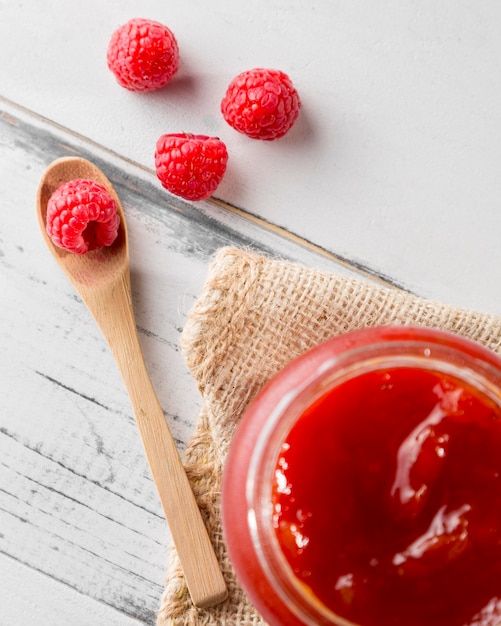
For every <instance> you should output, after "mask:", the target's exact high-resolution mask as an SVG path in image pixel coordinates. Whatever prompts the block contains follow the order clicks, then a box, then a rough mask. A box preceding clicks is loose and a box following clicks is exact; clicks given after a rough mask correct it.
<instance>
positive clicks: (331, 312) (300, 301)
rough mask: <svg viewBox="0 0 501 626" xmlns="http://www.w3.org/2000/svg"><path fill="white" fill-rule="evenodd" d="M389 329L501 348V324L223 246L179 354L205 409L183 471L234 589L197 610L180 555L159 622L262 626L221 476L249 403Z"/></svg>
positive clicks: (173, 555)
mask: <svg viewBox="0 0 501 626" xmlns="http://www.w3.org/2000/svg"><path fill="white" fill-rule="evenodd" d="M381 324H393V325H396V324H401V325H422V326H428V327H435V328H441V329H444V330H448V331H450V332H453V333H458V334H461V335H464V336H466V337H469V338H471V339H474V340H476V341H478V342H479V343H482V344H483V345H485V346H487V347H488V348H491V349H492V350H494V351H496V352H501V318H499V317H498V316H495V315H489V314H483V313H478V312H476V311H471V310H467V309H459V308H455V307H450V306H447V305H445V304H441V303H437V302H431V301H429V300H425V299H423V298H418V297H415V296H413V295H410V294H408V293H405V292H403V291H400V290H397V289H391V288H386V287H382V286H380V285H376V284H372V283H369V282H364V281H361V280H356V279H353V278H347V277H344V276H336V275H333V274H330V273H328V272H324V271H319V270H315V269H312V268H307V267H304V266H302V265H300V264H297V263H291V262H288V261H282V260H278V259H269V258H266V257H263V256H260V255H258V254H256V253H253V252H250V251H244V250H239V249H236V248H223V249H221V250H219V251H218V252H217V253H216V255H215V258H214V260H213V262H212V263H211V266H210V268H209V273H208V277H207V281H206V283H205V285H204V287H203V290H202V293H201V295H200V297H199V299H198V301H197V303H196V304H195V307H194V309H193V310H192V311H191V313H190V316H189V319H188V321H187V324H186V326H185V328H184V331H183V334H182V339H181V348H182V351H183V353H184V355H185V358H186V361H187V363H188V366H189V368H190V370H191V372H192V374H193V376H194V378H195V380H196V382H197V385H198V388H199V390H200V393H201V394H202V398H203V401H204V407H203V410H202V412H201V415H200V419H199V421H198V423H197V426H196V430H195V434H194V435H193V437H192V439H191V440H190V442H189V444H188V447H187V450H186V454H185V465H186V468H187V472H188V475H189V477H190V480H191V482H192V485H193V489H194V491H195V495H196V498H197V501H198V503H199V505H200V508H201V510H202V514H203V515H204V518H205V520H206V523H207V527H208V529H209V533H210V536H211V537H212V540H213V543H214V547H215V550H216V554H217V556H218V559H219V561H220V563H221V567H222V571H223V574H224V576H225V579H226V581H227V584H228V589H229V596H228V599H227V600H226V601H225V602H224V603H222V604H220V605H219V606H216V607H212V608H210V609H204V610H200V609H196V608H195V607H194V606H193V605H192V603H191V601H190V598H189V595H188V591H187V588H186V585H185V582H184V579H183V575H182V571H181V568H180V566H179V562H178V559H177V555H176V553H175V550H174V549H172V553H171V563H170V567H169V572H168V575H167V580H166V586H165V592H164V594H163V596H162V600H161V606H160V610H159V613H158V620H157V626H181V625H183V626H185V625H188V626H189V625H197V626H198V625H200V626H204V625H207V626H209V625H210V626H212V625H214V626H216V625H218V626H233V625H235V626H237V625H238V626H263V625H264V622H263V620H262V618H261V617H260V616H259V615H258V613H257V612H256V611H255V609H254V608H253V607H252V605H251V604H250V603H249V601H248V599H247V598H246V596H245V594H244V593H243V591H242V590H241V588H240V587H239V585H238V583H237V581H236V579H235V575H234V573H233V569H232V567H231V564H230V562H229V560H228V556H227V553H226V550H225V546H224V541H223V536H222V528H221V518H220V514H219V513H220V490H221V471H222V467H223V464H224V459H225V457H226V454H227V451H228V447H229V445H230V442H231V439H232V436H233V433H234V430H235V427H236V425H237V423H238V421H239V419H240V416H241V415H242V413H243V411H244V410H245V408H246V407H247V405H248V403H249V402H250V400H251V399H252V398H253V397H254V396H255V395H256V393H257V392H258V391H259V389H261V387H262V386H263V385H264V384H265V382H266V381H267V380H268V379H269V378H270V377H271V376H273V374H275V373H276V372H277V371H278V370H279V369H281V368H282V367H283V366H284V365H285V364H286V363H287V362H288V361H290V360H291V359H293V358H294V357H296V356H298V355H299V354H301V353H302V352H304V351H305V350H307V349H309V348H311V347H313V346H315V345H317V344H318V343H320V342H321V341H324V340H326V339H328V338H329V337H333V336H335V335H338V334H340V333H344V332H348V331H350V330H355V329H357V328H361V327H367V326H376V325H381Z"/></svg>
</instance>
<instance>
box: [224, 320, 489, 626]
mask: <svg viewBox="0 0 501 626" xmlns="http://www.w3.org/2000/svg"><path fill="white" fill-rule="evenodd" d="M222 517H223V530H224V536H225V541H226V544H227V547H228V551H229V555H230V559H231V561H232V563H233V565H234V568H235V571H236V574H237V578H238V580H239V581H240V583H241V585H242V587H243V588H244V590H245V591H246V593H247V595H248V596H249V598H250V600H251V602H252V603H253V604H254V605H255V607H256V608H257V610H258V611H259V612H260V613H261V615H262V616H263V618H264V619H265V620H266V621H267V622H268V624H270V625H271V626H278V625H287V626H298V625H305V624H308V625H310V624H311V625H318V624H335V625H338V626H341V625H344V626H349V625H353V624H357V625H360V626H404V625H405V626H425V625H426V626H430V625H431V626H495V625H497V624H501V359H500V358H499V357H498V356H497V355H496V354H494V353H493V352H491V351H489V350H487V349H485V348H483V347H482V346H480V345H478V344H477V343H474V342H472V341H470V340H466V339H464V338H461V337H459V336H456V335H453V334H449V333H446V332H443V331H438V330H434V329H424V328H415V327H376V328H371V329H364V330H359V331H354V332H351V333H347V334H345V335H342V336H339V337H336V338H334V339H332V340H330V341H327V342H326V343H324V344H322V345H320V346H318V347H316V348H314V349H313V350H311V351H309V352H307V353H306V354H304V355H303V356H301V357H299V358H298V359H296V360H295V361H293V362H292V363H291V364H289V365H288V366H287V367H285V368H284V369H283V370H282V371H281V372H280V373H279V374H278V375H276V376H275V377H274V378H273V379H272V380H271V381H270V382H269V383H268V384H267V386H266V387H265V388H264V389H263V390H262V392H261V393H260V394H259V395H258V397H257V398H256V399H255V400H254V401H253V402H252V404H251V405H250V407H249V408H248V410H247V411H246V414H245V415H244V417H243V419H242V421H241V423H240V425H239V427H238V429H237V432H236V434H235V437H234V440H233V442H232V444H231V448H230V452H229V455H228V458H227V463H226V466H225V470H224V475H223V493H222Z"/></svg>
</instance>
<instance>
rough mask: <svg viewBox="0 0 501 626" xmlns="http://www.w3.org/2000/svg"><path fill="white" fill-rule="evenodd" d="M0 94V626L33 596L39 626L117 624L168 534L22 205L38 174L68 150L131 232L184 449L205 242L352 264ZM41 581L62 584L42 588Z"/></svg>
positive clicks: (145, 321)
mask: <svg viewBox="0 0 501 626" xmlns="http://www.w3.org/2000/svg"><path fill="white" fill-rule="evenodd" d="M0 104H1V109H2V110H1V111H0V198H1V199H2V200H1V202H2V204H1V206H0V211H1V216H2V219H1V220H0V302H1V311H2V324H1V327H0V395H1V398H2V409H1V412H0V554H1V555H3V556H2V557H1V558H0V579H1V580H2V584H3V581H5V580H8V581H9V586H8V587H4V589H2V592H1V593H2V594H3V600H4V601H5V603H8V602H9V596H10V594H11V591H10V590H11V589H12V587H13V586H16V585H19V586H20V589H19V593H18V594H17V595H16V597H15V599H14V600H13V605H12V606H13V608H12V609H9V610H7V612H6V609H2V610H3V615H2V613H0V618H2V620H3V621H2V620H0V623H2V626H10V625H11V624H12V625H14V624H15V625H16V626H23V624H32V623H33V621H37V620H35V619H32V618H33V616H32V615H30V613H29V612H25V613H23V614H22V615H19V616H17V617H16V618H14V616H15V615H16V612H17V611H18V610H20V607H21V606H22V603H23V602H24V599H26V598H28V597H30V596H31V595H32V594H34V595H35V597H36V599H37V607H38V608H37V611H38V613H37V612H35V616H37V615H39V616H40V619H39V621H38V622H37V623H40V624H42V625H44V624H48V625H50V626H54V625H55V624H56V625H57V624H58V623H61V624H62V623H72V624H78V623H79V622H78V619H85V618H84V617H82V618H81V617H80V616H79V615H80V613H81V615H85V614H86V613H85V612H86V611H89V615H94V614H95V615H100V614H101V613H100V611H104V612H103V613H102V615H103V616H104V615H108V613H107V611H111V613H110V615H114V614H115V613H113V611H114V610H116V611H119V612H120V614H123V615H124V616H125V617H124V618H123V619H124V620H125V621H120V620H121V619H122V618H121V617H120V618H116V620H115V622H116V623H117V624H118V623H120V624H122V623H123V624H126V625H128V624H129V623H130V621H131V620H137V621H139V622H140V623H143V624H153V623H154V621H155V614H156V610H157V606H158V603H159V598H160V594H161V592H162V588H163V580H164V574H165V569H166V563H167V554H168V546H169V543H170V537H169V533H168V529H167V527H166V524H165V521H164V519H163V517H162V513H161V508H160V505H159V502H158V498H157V494H156V490H155V487H154V485H153V482H152V480H151V477H150V475H149V470H148V467H147V463H146V460H145V458H144V454H143V450H142V446H141V443H140V441H139V437H138V435H137V431H136V426H135V422H134V419H133V417H132V412H131V409H130V405H129V401H128V398H127V395H126V393H125V389H124V388H123V384H122V382H121V379H120V376H119V374H118V371H117V368H116V366H115V363H114V362H113V359H112V357H111V354H110V353H109V351H108V349H107V347H106V344H105V342H104V340H103V338H102V337H101V335H100V332H99V330H98V329H97V327H96V326H95V324H94V322H93V321H92V319H91V317H90V315H89V314H88V312H87V311H86V309H85V307H84V306H83V304H82V303H81V302H80V300H79V298H78V297H77V296H76V295H75V293H74V292H73V289H72V287H71V286H70V284H69V283H68V281H67V280H66V278H65V277H64V275H63V274H62V272H61V271H60V270H59V268H57V266H56V264H55V262H54V260H53V259H52V257H51V256H50V254H49V252H48V251H47V250H46V249H45V247H44V243H43V241H42V238H41V236H40V233H39V231H38V226H37V223H36V219H35V210H34V202H35V194H36V188H37V185H38V180H39V178H40V176H41V174H42V172H43V170H44V169H45V167H46V166H47V165H48V164H49V163H50V162H51V161H52V160H53V159H55V158H57V157H60V156H63V155H65V154H79V155H81V156H84V157H86V158H89V159H90V160H92V161H94V162H95V163H96V164H97V165H98V166H100V167H101V168H102V169H103V170H104V171H105V172H106V173H107V175H108V176H109V177H110V178H111V180H112V181H113V183H114V185H115V186H116V188H117V191H118V193H119V195H120V197H121V199H122V201H123V204H124V209H125V212H126V215H127V220H128V227H129V233H130V256H131V278H132V289H133V300H134V307H135V313H136V318H137V324H138V328H139V331H140V341H141V344H142V347H143V350H144V354H145V360H146V363H147V366H148V369H149V371H150V374H151V378H152V382H153V384H154V387H155V389H156V391H157V394H158V397H159V400H160V404H161V406H162V407H163V408H164V413H165V416H166V419H167V420H168V422H169V425H170V427H171V429H172V431H173V434H174V437H175V440H176V443H177V445H178V446H179V449H180V450H182V448H183V447H184V445H185V444H186V442H187V440H188V438H189V436H190V434H191V432H192V430H193V427H194V424H195V422H196V418H197V415H198V412H199V408H200V400H199V397H198V393H197V391H196V388H195V385H194V382H193V380H192V378H191V376H190V374H189V372H188V370H187V368H186V366H185V364H184V361H183V358H182V355H181V354H180V352H179V349H178V340H179V335H180V332H181V329H182V327H183V325H184V321H185V318H186V314H187V311H188V310H189V309H190V308H191V306H192V304H193V302H194V300H195V298H196V297H197V294H198V293H199V291H200V288H201V286H202V284H203V281H204V279H205V276H206V271H207V264H208V262H209V260H210V258H211V256H212V254H213V253H214V251H215V250H216V249H217V248H219V247H221V246H224V245H239V246H249V247H253V248H255V249H257V250H260V251H262V252H265V253H269V254H274V255H280V256H283V257H287V258H295V259H297V260H300V261H302V262H305V263H307V264H315V265H317V266H322V267H325V268H328V269H331V270H337V271H339V272H343V273H346V272H349V273H353V274H357V272H356V271H351V270H350V268H348V267H346V266H343V265H339V264H337V263H336V262H335V261H333V260H331V259H329V258H328V257H326V256H322V255H318V254H317V253H316V252H315V251H314V250H312V249H311V248H308V247H307V246H305V247H303V246H300V245H298V243H297V242H294V241H291V240H289V239H287V238H286V237H282V236H281V234H280V233H277V232H269V231H267V230H266V229H263V228H262V227H261V226H260V225H259V224H256V223H252V222H249V221H247V220H245V218H244V216H241V215H238V214H236V213H233V214H230V213H227V212H225V211H224V210H223V209H222V208H221V207H218V206H215V205H212V204H211V203H202V204H201V205H199V206H192V205H189V204H187V203H184V202H182V201H178V200H175V199H173V198H172V197H171V196H169V195H168V194H166V193H165V192H164V191H163V190H162V189H161V188H159V185H158V183H157V181H156V180H155V178H154V175H153V174H152V173H151V172H149V171H145V170H144V169H141V168H139V167H137V166H135V165H134V164H131V163H128V162H126V161H124V160H122V159H120V158H119V157H117V156H116V155H113V154H111V153H109V152H107V151H106V150H104V149H102V148H100V147H99V146H96V145H94V144H92V143H90V142H87V141H86V140H85V139H84V138H81V137H78V136H75V135H72V134H71V133H68V132H67V131H65V130H64V129H61V128H58V127H57V126H55V125H52V124H50V123H48V122H47V121H46V120H43V119H41V118H39V117H37V116H34V115H32V114H30V113H29V112H27V111H23V110H22V109H19V108H18V107H15V106H14V105H12V104H9V103H7V102H5V101H0ZM42 574H43V577H42V578H43V579H42V582H41V576H42ZM19 581H23V582H22V584H21V583H20V582H19ZM39 585H41V590H40V589H38V586H39ZM1 588H2V585H0V589H1ZM62 588H64V591H63V592H61V591H60V589H62ZM44 589H45V590H47V596H45V592H44ZM52 589H58V590H59V591H55V592H54V593H55V596H54V598H52V596H50V597H49V594H52ZM1 597H2V596H0V598H1ZM67 597H68V598H69V600H68V602H69V604H68V606H69V608H68V611H69V613H68V611H67V612H66V613H65V612H64V610H63V611H62V613H61V615H62V616H63V617H64V616H65V615H69V614H70V613H71V615H72V617H71V619H70V618H68V620H67V621H66V622H64V619H63V617H61V618H59V617H55V616H57V615H58V611H60V609H61V605H62V604H63V603H64V602H66V598H67ZM3 604H4V602H0V605H3ZM101 605H103V606H105V608H104V609H103V608H102V607H101ZM89 607H93V608H92V609H89ZM92 611H94V613H92ZM59 619H61V620H62V621H60V622H58V620H59ZM117 620H118V621H117ZM115 622H114V621H113V618H110V620H108V619H106V620H105V619H103V620H102V621H100V620H99V619H97V618H96V619H95V620H93V619H89V620H88V621H87V622H86V623H111V624H113V623H115Z"/></svg>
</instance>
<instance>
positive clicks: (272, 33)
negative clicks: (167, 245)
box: [0, 0, 501, 312]
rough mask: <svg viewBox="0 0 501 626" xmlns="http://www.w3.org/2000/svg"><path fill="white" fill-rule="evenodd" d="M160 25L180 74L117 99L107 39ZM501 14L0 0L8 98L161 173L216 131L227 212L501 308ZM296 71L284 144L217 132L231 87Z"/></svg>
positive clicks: (328, 1) (476, 6) (485, 6)
mask: <svg viewBox="0 0 501 626" xmlns="http://www.w3.org/2000/svg"><path fill="white" fill-rule="evenodd" d="M137 15H141V16H145V17H151V18H155V19H158V20H159V21H162V22H164V23H166V24H167V25H168V26H170V27H171V28H172V30H173V31H174V32H175V34H176V36H177V38H178V40H179V45H180V50H181V57H182V66H181V70H180V72H179V74H178V77H177V78H176V79H175V81H174V82H173V83H171V85H170V86H167V87H166V88H165V89H164V90H161V91H159V92H156V93H154V94H132V93H129V92H127V91H126V90H123V89H121V88H119V87H118V85H117V84H116V83H115V81H114V79H113V77H112V76H111V74H110V72H109V71H108V69H107V67H106V63H105V52H106V47H107V43H108V40H109V36H110V35H111V32H112V31H113V30H114V28H116V27H117V26H118V25H119V24H121V23H123V22H124V21H126V20H127V19H129V18H130V17H133V16H137ZM500 22H501V4H500V3H499V2H498V1H497V0H485V1H483V2H477V1H476V0H460V1H458V0H442V1H441V2H432V1H430V0H427V1H425V2H416V1H415V0H392V1H391V2H385V3H374V2H369V1H367V0H355V1H352V0H349V1H348V0H312V1H310V2H303V1H302V0H288V1H287V2H285V1H284V0H274V1H269V0H256V1H254V2H245V3H244V2H235V1H232V0H231V1H230V0H217V1H215V2H210V3H209V2H204V1H203V0H186V1H183V2H163V1H161V0H146V1H144V2H141V3H140V4H138V3H136V2H132V0H120V1H118V0H113V1H110V2H98V1H97V0H89V1H88V2H85V3H82V2H75V1H69V2H68V1H66V0H47V1H45V2H43V3H35V2H29V1H28V2H6V1H4V2H0V58H1V59H2V63H1V64H0V85H1V87H0V90H1V94H2V95H3V96H5V97H7V98H10V99H12V100H13V101H15V102H18V103H20V104H22V105H24V106H26V107H28V108H29V109H31V110H35V111H37V112H39V113H41V114H42V115H45V116H47V117H48V118H49V119H52V120H54V121H56V122H57V123H60V124H62V125H63V126H66V127H68V128H70V129H72V130H74V131H77V132H79V133H81V134H82V135H84V136H86V137H89V138H91V139H92V140H95V141H97V142H99V143H101V144H103V145H105V146H107V147H109V148H111V149H113V150H115V151H116V152H117V153H119V154H122V155H124V156H126V157H128V158H131V159H132V160H134V161H136V162H138V163H140V164H142V165H144V166H145V167H147V168H150V169H151V168H153V151H154V145H155V142H156V139H157V138H158V137H159V136H160V135H161V134H162V133H164V132H171V131H181V130H185V131H195V132H205V133H209V134H217V135H219V136H220V137H221V138H223V139H224V140H225V141H226V143H227V145H228V149H229V151H230V167H229V170H228V173H227V176H226V178H225V180H224V182H223V184H222V185H221V187H220V188H219V190H218V192H217V196H218V197H219V198H221V199H222V200H224V201H227V202H229V203H231V204H233V205H236V206H238V207H240V208H243V209H244V210H246V211H249V212H251V213H253V214H256V215H259V216H261V217H263V218H264V219H266V220H268V221H270V222H272V223H274V224H278V225H280V226H283V227H285V228H287V229H289V230H290V231H292V232H294V233H296V234H298V235H301V236H303V237H305V238H306V239H308V240H311V241H313V242H315V243H317V244H318V245H320V246H323V247H325V248H326V249H328V250H330V251H332V252H334V253H335V254H337V255H339V256H341V257H343V258H346V259H348V260H351V261H353V262H356V263H360V264H363V265H366V266H368V267H370V268H372V269H374V270H375V271H378V272H381V273H383V274H385V275H387V276H389V277H391V278H392V279H393V280H394V281H396V282H397V283H399V284H402V285H404V286H406V287H407V288H409V289H411V290H413V291H415V292H417V293H419V294H421V295H425V296H429V297H433V298H438V299H442V300H445V301H447V302H451V303H455V304H459V305H464V306H469V307H473V308H478V309H482V310H486V311H492V312H501V295H500V292H499V290H498V289H497V288H496V285H497V283H498V280H499V269H498V268H499V266H500V262H501V251H500V247H499V245H498V238H499V232H500V226H501V212H500V210H499V198H500V196H501V177H500V176H499V163H500V161H501V121H500V116H499V113H498V112H499V110H501V89H500V88H499V75H500V70H501V38H500V37H499V24H500ZM259 65H264V66H270V67H271V66H274V67H279V68H281V69H283V70H284V71H286V72H288V73H289V74H290V76H291V78H292V79H293V81H294V82H295V84H296V86H297V88H298V90H299V92H300V94H301V96H302V100H303V111H302V115H301V116H300V119H299V120H298V122H297V125H296V126H295V127H294V129H293V130H292V131H291V133H290V134H289V135H288V136H287V137H286V138H284V139H282V140H280V141H278V142H274V143H264V142H258V141H253V140H250V139H248V138H246V137H244V136H241V135H239V134H237V133H236V132H235V131H233V130H232V129H231V128H230V127H229V126H227V125H226V123H225V122H224V121H223V119H222V117H221V115H220V113H219V102H220V100H221V98H222V96H223V94H224V91H225V89H226V86H227V84H228V82H229V80H230V79H231V78H232V77H233V76H234V75H235V74H237V73H238V72H240V71H242V70H244V69H248V68H250V67H254V66H259Z"/></svg>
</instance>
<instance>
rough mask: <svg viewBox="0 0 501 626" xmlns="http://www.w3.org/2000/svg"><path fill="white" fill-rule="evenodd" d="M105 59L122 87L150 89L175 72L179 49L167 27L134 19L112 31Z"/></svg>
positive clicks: (161, 83) (160, 84)
mask: <svg viewBox="0 0 501 626" xmlns="http://www.w3.org/2000/svg"><path fill="white" fill-rule="evenodd" d="M107 62H108V67H109V69H110V70H111V71H112V72H113V74H114V75H115V77H116V79H117V81H118V83H119V84H120V85H121V86H122V87H125V88H126V89H129V90H130V91H153V90H155V89H159V88H160V87H163V86H164V85H166V84H167V83H168V82H169V81H170V79H171V78H172V77H173V76H174V74H175V73H176V72H177V70H178V67H179V48H178V45H177V41H176V38H175V37H174V34H173V33H172V31H170V30H169V29H168V28H167V26H164V25H163V24H160V23H159V22H155V21H153V20H146V19H142V18H134V19H132V20H129V21H128V22H127V23H126V24H124V25H123V26H120V27H119V28H117V30H116V31H115V32H114V33H113V34H112V36H111V39H110V42H109V45H108V52H107Z"/></svg>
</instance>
